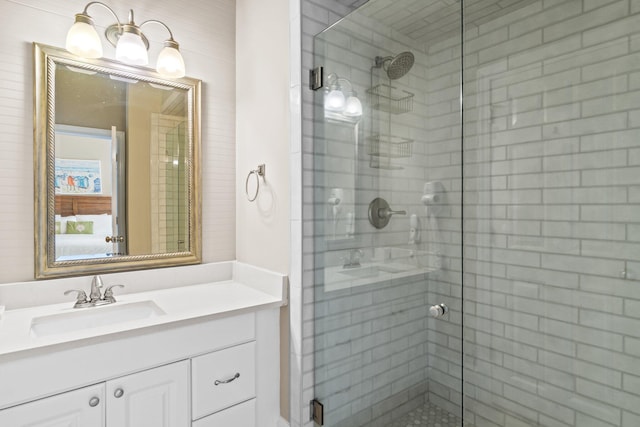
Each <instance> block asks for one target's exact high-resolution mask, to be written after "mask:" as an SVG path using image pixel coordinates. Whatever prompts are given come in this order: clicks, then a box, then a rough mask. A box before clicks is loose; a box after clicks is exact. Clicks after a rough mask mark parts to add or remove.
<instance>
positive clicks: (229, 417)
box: [191, 399, 256, 427]
mask: <svg viewBox="0 0 640 427" xmlns="http://www.w3.org/2000/svg"><path fill="white" fill-rule="evenodd" d="M191 426H192V427H230V426H233V427H255V426H256V400H255V399H251V400H250V401H248V402H244V403H241V404H239V405H236V406H232V407H231V408H228V409H225V410H224V411H220V412H218V413H215V414H213V415H209V416H208V417H205V418H203V419H201V420H198V421H195V422H194V423H193V424H192V425H191Z"/></svg>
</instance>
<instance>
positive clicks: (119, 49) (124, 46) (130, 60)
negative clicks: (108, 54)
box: [116, 25, 149, 65]
mask: <svg viewBox="0 0 640 427" xmlns="http://www.w3.org/2000/svg"><path fill="white" fill-rule="evenodd" d="M124 27H125V29H124V31H123V33H122V34H121V35H120V38H119V39H118V44H117V45H116V59H117V60H118V61H121V62H126V63H127V64H133V65H147V64H148V63H149V55H148V53H147V47H146V46H145V44H144V42H143V41H142V37H140V36H139V35H138V34H136V33H134V32H130V31H127V25H125V26H124Z"/></svg>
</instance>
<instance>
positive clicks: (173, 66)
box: [156, 40, 185, 78]
mask: <svg viewBox="0 0 640 427" xmlns="http://www.w3.org/2000/svg"><path fill="white" fill-rule="evenodd" d="M156 70H158V73H160V74H162V75H163V76H167V77H174V78H178V77H184V74H185V67H184V60H183V59H182V55H180V51H179V50H178V43H176V42H174V41H172V40H167V41H166V42H165V44H164V48H163V49H162V50H161V51H160V54H159V55H158V62H157V64H156Z"/></svg>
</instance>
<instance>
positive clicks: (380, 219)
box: [369, 197, 407, 229]
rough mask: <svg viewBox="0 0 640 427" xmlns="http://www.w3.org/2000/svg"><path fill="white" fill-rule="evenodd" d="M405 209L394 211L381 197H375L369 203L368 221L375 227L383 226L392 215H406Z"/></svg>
mask: <svg viewBox="0 0 640 427" xmlns="http://www.w3.org/2000/svg"><path fill="white" fill-rule="evenodd" d="M406 214H407V211H394V210H392V209H391V208H390V207H389V203H387V201H386V200H385V199H383V198H380V197H376V198H375V199H373V200H372V201H371V203H369V222H370V223H371V225H373V226H374V227H375V228H378V229H380V228H384V227H386V226H387V224H389V221H390V220H391V217H392V216H393V215H406Z"/></svg>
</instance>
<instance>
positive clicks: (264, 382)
mask: <svg viewBox="0 0 640 427" xmlns="http://www.w3.org/2000/svg"><path fill="white" fill-rule="evenodd" d="M278 321H279V308H277V307H269V308H267V309H263V310H259V311H255V312H251V311H250V312H244V313H242V312H241V313H237V314H234V315H232V316H223V317H213V318H207V319H203V320H196V321H192V320H190V321H186V322H177V323H175V324H170V325H162V326H161V327H153V328H149V329H147V330H144V331H133V332H129V333H123V334H121V335H114V336H111V337H99V338H96V339H95V340H89V341H87V342H84V341H81V342H78V343H75V344H74V343H72V344H70V345H68V346H63V347H62V348H47V349H44V350H42V351H40V350H37V351H35V352H34V353H33V354H29V355H22V357H6V358H5V359H4V360H3V358H1V357H0V378H2V380H0V427H5V426H6V427H26V426H29V427H257V426H259V427H275V426H277V425H278V420H279V372H278V367H279V342H278V339H279V335H278V334H279V326H278ZM68 390H72V391H68ZM3 408H4V409H3ZM105 420H106V421H105Z"/></svg>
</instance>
